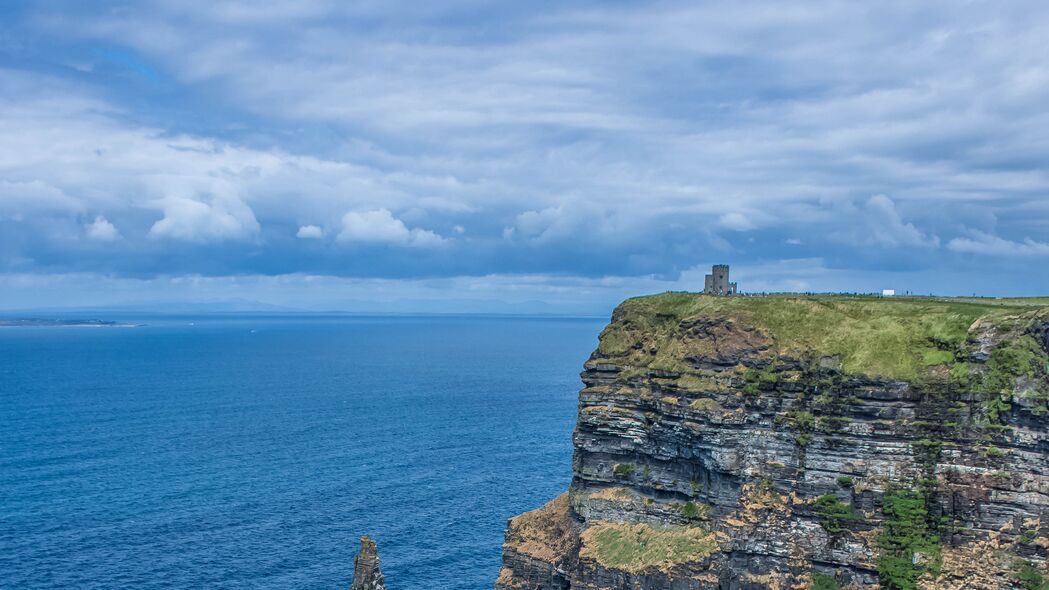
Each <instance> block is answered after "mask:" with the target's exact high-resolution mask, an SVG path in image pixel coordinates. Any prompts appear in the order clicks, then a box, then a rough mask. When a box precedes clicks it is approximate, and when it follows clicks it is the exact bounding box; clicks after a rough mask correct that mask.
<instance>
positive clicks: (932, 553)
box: [877, 488, 940, 590]
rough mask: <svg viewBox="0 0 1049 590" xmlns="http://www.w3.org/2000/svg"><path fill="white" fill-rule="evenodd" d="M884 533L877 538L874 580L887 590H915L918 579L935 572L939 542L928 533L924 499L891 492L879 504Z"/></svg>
mask: <svg viewBox="0 0 1049 590" xmlns="http://www.w3.org/2000/svg"><path fill="white" fill-rule="evenodd" d="M882 502H883V506H882V511H883V512H884V514H885V517H886V519H885V529H884V530H883V531H882V533H881V535H880V536H879V537H878V547H879V549H881V555H879V556H878V561H877V564H878V577H879V578H880V579H881V583H882V586H883V587H884V588H888V589H889V590H917V588H918V578H919V577H920V576H921V574H922V573H924V572H926V571H933V572H935V571H936V570H937V569H938V568H939V559H940V539H939V537H937V536H936V535H935V534H933V532H932V531H930V530H929V525H928V519H929V512H928V509H927V508H926V506H925V497H924V496H922V495H921V494H920V493H918V492H914V491H911V490H906V489H901V488H893V489H890V490H888V491H887V492H885V496H884V498H883V500H882Z"/></svg>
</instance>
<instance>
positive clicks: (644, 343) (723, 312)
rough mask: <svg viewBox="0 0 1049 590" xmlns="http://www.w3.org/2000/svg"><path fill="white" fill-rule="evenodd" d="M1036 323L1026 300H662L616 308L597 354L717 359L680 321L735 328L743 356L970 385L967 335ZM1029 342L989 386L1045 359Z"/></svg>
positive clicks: (649, 363)
mask: <svg viewBox="0 0 1049 590" xmlns="http://www.w3.org/2000/svg"><path fill="white" fill-rule="evenodd" d="M1039 314H1041V315H1042V316H1043V317H1046V316H1049V312H1047V310H1046V308H1045V306H1044V304H1042V303H1041V302H1036V301H1026V300H1010V301H1008V302H1003V301H996V300H961V299H954V300H952V299H931V298H928V299H927V298H909V297H901V298H880V297H854V296H836V295H835V296H832V295H825V296H801V295H777V296H769V297H712V296H705V295H698V294H693V293H663V294H661V295H652V296H647V297H638V298H634V299H629V300H627V301H625V302H624V303H623V304H622V305H620V306H619V307H618V308H617V310H616V314H615V316H614V321H613V322H612V324H610V325H609V326H608V327H607V328H606V329H605V330H604V332H602V334H601V341H600V344H599V346H598V351H599V352H600V353H602V354H605V355H610V356H621V357H627V358H625V359H623V360H624V361H625V362H624V364H627V365H632V366H646V367H649V368H652V369H657V370H665V371H675V372H687V371H689V370H690V369H691V367H689V366H688V364H687V363H685V362H684V359H686V358H689V357H703V356H704V355H712V354H713V353H715V346H716V345H715V342H714V340H715V339H712V338H702V337H697V338H684V337H682V322H683V321H685V322H691V321H701V320H704V319H706V320H713V321H722V322H724V321H727V322H731V323H732V325H733V326H735V328H734V329H733V330H731V331H729V332H727V333H726V334H725V335H724V336H725V337H726V338H729V339H731V338H735V339H737V340H739V341H740V342H741V347H743V346H745V345H746V344H749V343H754V342H756V341H759V340H763V341H766V342H769V343H770V344H771V345H772V347H773V350H774V352H776V353H779V354H791V355H796V356H798V357H802V356H805V355H817V356H820V357H826V358H838V359H840V360H841V370H842V371H844V372H845V373H849V374H866V375H872V376H881V377H887V378H893V379H904V380H915V379H918V378H919V377H922V376H925V375H927V374H928V372H929V371H930V370H931V368H934V367H936V366H949V367H950V372H949V375H950V376H951V377H952V378H954V379H958V378H961V377H963V376H964V378H966V379H967V378H968V377H969V375H968V368H967V367H966V368H963V369H957V370H956V369H955V368H954V367H955V366H957V365H956V364H955V363H956V362H958V361H959V360H960V358H959V353H960V352H962V351H964V350H965V346H966V340H967V338H968V337H969V328H970V326H972V325H973V324H974V323H975V322H976V321H977V320H981V321H982V322H984V323H986V324H987V325H991V326H994V327H996V328H999V329H1000V331H1009V330H1014V329H1018V328H1022V327H1023V326H1025V325H1027V324H1028V323H1030V321H1031V320H1032V319H1033V318H1034V317H1035V316H1036V315H1039ZM1024 339H1026V340H1028V341H1029V342H1026V343H1023V344H1022V345H1020V344H1018V345H1017V347H1018V348H1019V350H1014V351H1011V352H1005V353H999V354H998V356H999V358H998V359H997V360H995V359H992V361H991V363H990V364H991V365H992V367H991V371H990V373H991V377H990V379H991V380H992V381H991V382H992V383H994V384H999V385H1008V378H1009V377H1011V376H1014V375H1015V374H1016V372H1017V371H1024V370H1026V368H1027V367H1028V366H1029V365H1030V362H1029V361H1031V360H1032V357H1031V356H1030V355H1031V354H1033V355H1035V356H1036V357H1039V358H1041V357H1044V356H1045V352H1044V351H1042V350H1041V349H1040V348H1038V347H1037V344H1036V343H1035V342H1034V340H1033V339H1031V338H1030V337H1024V338H1018V339H1017V340H1018V341H1019V340H1024ZM720 340H725V338H721V339H720ZM718 345H721V344H720V343H719V344H718ZM1032 345H1033V348H1032ZM1028 353H1029V354H1028ZM1045 362H1049V359H1045ZM1043 364H1045V363H1043ZM763 376H765V377H766V378H768V379H772V378H773V377H774V376H773V375H771V374H770V375H767V376H766V375H762V374H761V371H755V375H753V376H749V374H748V375H744V378H745V383H744V388H749V390H751V392H754V393H756V392H757V391H758V390H759V389H760V387H761V386H762V379H761V377H763ZM748 377H749V378H748Z"/></svg>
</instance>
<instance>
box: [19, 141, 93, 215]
mask: <svg viewBox="0 0 1049 590" xmlns="http://www.w3.org/2000/svg"><path fill="white" fill-rule="evenodd" d="M7 141H14V138H8V140H7ZM82 210H83V205H82V204H81V203H80V202H79V201H77V200H76V199H74V198H71V197H69V196H68V195H66V194H65V192H64V191H62V190H61V189H59V188H57V187H55V186H52V185H50V184H48V183H46V182H43V181H41V180H30V181H9V180H4V179H2V178H0V219H13V220H15V221H21V220H24V219H27V218H31V217H33V216H35V215H41V214H54V213H59V214H73V213H77V212H79V211H82Z"/></svg>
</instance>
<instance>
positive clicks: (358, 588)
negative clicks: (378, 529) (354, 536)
mask: <svg viewBox="0 0 1049 590" xmlns="http://www.w3.org/2000/svg"><path fill="white" fill-rule="evenodd" d="M350 590H386V580H384V579H383V577H382V569H381V568H380V567H379V551H378V548H377V547H376V545H375V541H373V540H372V539H371V538H370V537H369V536H368V535H364V536H363V537H361V550H360V552H358V553H357V557H356V558H354V560H353V582H352V583H351V584H350Z"/></svg>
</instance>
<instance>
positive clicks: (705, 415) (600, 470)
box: [496, 293, 1049, 590]
mask: <svg viewBox="0 0 1049 590" xmlns="http://www.w3.org/2000/svg"><path fill="white" fill-rule="evenodd" d="M582 379H583V383H584V388H583V390H582V391H581V392H580V396H579V400H580V401H579V415H578V422H577V425H576V429H575V432H574V435H573V444H574V458H573V478H572V484H571V487H570V489H569V490H568V491H567V492H566V494H564V495H562V496H560V497H558V498H556V499H554V500H553V501H551V502H550V503H549V504H548V505H547V506H545V507H543V508H540V509H539V510H536V511H533V512H529V513H526V514H523V515H521V516H518V517H516V518H514V519H512V520H511V521H510V522H509V524H508V527H507V532H506V542H505V544H504V547H503V565H502V570H501V572H500V575H499V579H498V581H497V583H496V589H497V590H511V589H513V590H520V589H531V590H550V589H557V590H565V589H569V588H572V589H583V590H590V589H598V588H605V589H613V590H618V589H627V588H630V589H641V588H643V589H646V590H661V589H667V590H670V589H673V590H707V589H731V590H736V589H740V590H751V589H753V590H757V589H780V588H782V589H786V588H797V589H808V588H817V589H820V590H830V589H833V588H874V587H884V588H899V589H911V588H930V589H934V588H973V589H977V588H987V589H991V588H1049V575H1047V574H1046V560H1047V557H1049V554H1047V550H1049V428H1047V427H1049V308H1046V307H1044V306H1042V305H1040V304H1039V303H1038V302H1036V301H1025V300H1007V301H988V300H974V301H963V300H934V299H916V298H901V299H881V298H863V297H831V296H824V297H801V296H782V297H767V298H739V297H737V298H722V297H710V296H702V295H694V294H687V293H666V294H663V295H657V296H651V297H641V298H636V299H631V300H628V301H626V302H624V303H623V304H622V305H620V306H619V307H618V308H617V309H616V311H615V313H614V314H613V317H612V322H611V323H610V324H609V325H608V327H606V328H605V330H604V331H603V332H602V334H601V338H600V343H599V345H598V348H597V350H596V351H595V352H594V353H593V354H592V355H591V357H590V359H589V360H588V361H587V362H586V364H585V366H584V371H583V373H582Z"/></svg>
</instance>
